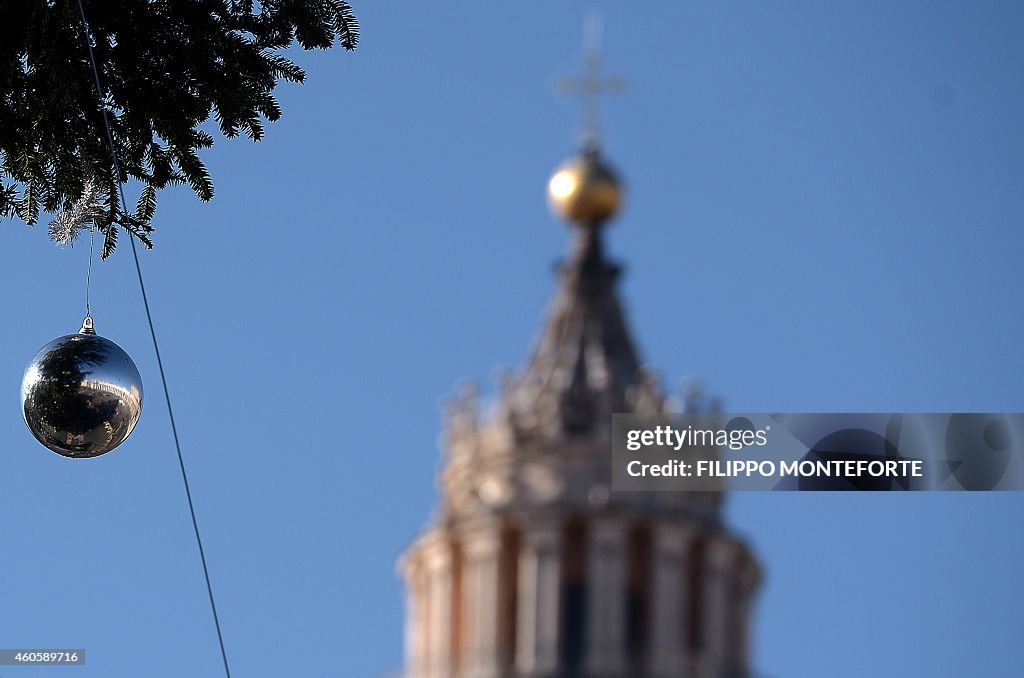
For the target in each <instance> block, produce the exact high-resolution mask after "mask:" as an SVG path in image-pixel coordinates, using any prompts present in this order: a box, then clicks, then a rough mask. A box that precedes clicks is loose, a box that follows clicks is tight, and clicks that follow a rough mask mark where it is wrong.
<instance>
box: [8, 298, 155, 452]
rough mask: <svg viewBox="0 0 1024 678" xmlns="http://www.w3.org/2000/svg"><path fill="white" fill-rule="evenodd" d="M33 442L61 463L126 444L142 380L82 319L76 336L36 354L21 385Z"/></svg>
mask: <svg viewBox="0 0 1024 678" xmlns="http://www.w3.org/2000/svg"><path fill="white" fill-rule="evenodd" d="M21 405H22V412H23V413H24V415H25V423H26V424H27V425H28V428H29V430H30V431H31V432H32V435H34V436H35V437H36V440H38V441H39V442H41V443H42V444H43V445H45V446H46V447H48V448H50V449H51V450H53V451H54V452H56V453H57V454H61V455H63V456H65V457H98V456H99V455H101V454H106V453H107V452H110V451H111V450H113V449H114V448H115V447H117V446H118V445H120V444H121V443H123V442H124V441H125V439H126V438H128V435H129V434H130V433H131V432H132V429H134V428H135V424H136V422H138V420H139V415H140V414H141V413H142V378H141V377H140V376H139V370H138V368H137V367H135V363H134V362H132V359H131V358H130V357H129V356H128V354H127V353H125V352H124V351H123V350H122V349H121V347H120V346H118V345H117V344H115V343H114V342H112V341H110V340H109V339H104V338H103V337H100V336H97V335H96V332H95V330H94V329H93V325H92V318H90V317H86V319H85V322H84V323H83V325H82V329H81V331H80V332H79V333H78V334H69V335H68V336H66V337H60V338H59V339H54V340H53V341H51V342H50V343H48V344H47V345H46V346H43V347H42V348H41V349H39V352H38V353H36V355H35V357H34V358H32V362H31V363H29V365H28V368H26V370H25V376H24V378H23V379H22V382H21Z"/></svg>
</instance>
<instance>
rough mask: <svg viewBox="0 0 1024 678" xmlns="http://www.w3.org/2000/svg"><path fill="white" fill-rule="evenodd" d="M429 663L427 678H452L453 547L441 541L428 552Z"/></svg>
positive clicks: (427, 628)
mask: <svg viewBox="0 0 1024 678" xmlns="http://www.w3.org/2000/svg"><path fill="white" fill-rule="evenodd" d="M423 556H424V561H425V564H426V582H427V591H426V592H425V593H426V595H425V596H424V597H425V598H426V600H427V605H428V608H427V614H426V617H427V625H426V627H425V629H424V630H425V631H426V641H427V642H426V645H427V648H426V650H427V652H426V654H427V662H426V671H425V672H424V675H426V676H428V677H429V678H450V676H451V669H452V653H451V650H452V603H453V600H452V564H453V563H452V546H451V544H450V543H449V542H448V541H447V540H444V541H442V540H438V541H436V542H434V543H432V544H430V545H429V546H428V547H427V548H426V549H424V554H423Z"/></svg>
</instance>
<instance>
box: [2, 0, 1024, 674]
mask: <svg viewBox="0 0 1024 678" xmlns="http://www.w3.org/2000/svg"><path fill="white" fill-rule="evenodd" d="M590 8H597V9H602V10H603V12H604V15H605V24H606V26H605V35H606V40H605V56H606V63H607V66H608V70H609V71H610V72H612V73H616V74H621V75H623V76H625V77H626V78H627V79H628V80H629V90H628V92H627V93H625V94H623V95H619V96H616V97H613V98H611V99H610V100H608V101H606V102H605V105H604V108H603V117H604V123H605V124H604V127H605V137H604V138H605V148H606V151H607V154H608V156H609V157H610V158H611V160H612V161H613V162H614V163H615V164H616V165H617V166H618V168H619V169H620V171H621V172H622V174H623V175H624V177H625V179H626V181H627V182H628V186H629V194H628V203H627V206H626V208H625V210H624V211H623V214H622V216H621V218H620V219H619V221H618V222H617V223H616V224H615V225H614V226H613V227H612V228H611V231H610V233H609V236H610V245H609V248H610V250H611V252H612V253H613V254H614V256H615V257H616V258H618V259H619V260H621V261H623V262H624V263H625V264H626V266H627V275H626V277H625V280H624V283H623V289H622V294H623V296H624V298H625V299H626V301H627V303H628V304H629V311H630V321H631V324H632V327H633V330H634V333H635V335H636V337H637V339H638V342H639V344H640V346H641V349H642V351H643V355H644V357H645V359H647V360H648V361H649V362H650V363H651V364H652V365H653V366H655V367H656V368H657V369H658V370H659V371H660V373H661V374H662V375H663V377H664V379H665V381H666V383H667V384H669V386H670V387H671V388H677V387H676V384H677V383H678V380H679V379H680V378H682V377H687V376H695V377H699V378H700V379H702V380H703V382H704V383H705V385H706V387H707V389H708V390H709V391H711V392H713V393H716V394H719V395H721V396H722V397H723V398H724V399H725V401H726V403H727V406H728V407H729V408H730V409H732V410H734V411H1017V412H1019V411H1024V392H1022V388H1021V385H1020V384H1021V376H1022V373H1024V370H1022V368H1024V357H1022V353H1021V350H1020V347H1021V346H1022V345H1024V341H1022V340H1024V320H1022V315H1021V313H1020V302H1019V299H1020V290H1021V289H1024V269H1022V267H1021V265H1020V264H1021V251H1022V246H1024V235H1022V228H1021V226H1022V216H1024V191H1022V190H1021V189H1022V188H1024V161H1022V160H1021V159H1022V158H1024V126H1022V125H1021V123H1020V121H1021V120H1024V79H1022V78H1021V70H1020V64H1022V63H1024V43H1022V41H1021V40H1020V39H1019V37H1020V35H1021V34H1022V32H1024V7H1022V6H1019V5H1013V4H1010V3H987V2H985V3H983V2H978V3H966V2H963V3H952V2H901V3H896V4H895V5H894V4H893V3H881V2H866V3H865V2H857V3H853V2H841V3H816V2H791V3H785V5H784V6H780V4H778V3H773V4H772V5H771V6H769V5H768V4H765V3H754V2H729V3H700V4H694V3H676V2H660V3H655V2H650V3H644V4H643V5H642V6H629V7H626V6H625V5H621V4H620V3H600V2H596V3H588V4H583V3H576V2H562V3H548V4H545V5H544V6H543V7H540V6H539V5H538V6H537V7H536V8H534V7H532V6H528V5H527V6H522V7H519V6H516V7H511V6H508V5H500V4H494V3H438V4H434V5H432V6H430V8H429V11H428V10H427V9H426V8H425V7H424V6H423V5H422V3H412V2H393V3H386V4H384V3H360V2H357V3H356V11H357V13H358V16H359V18H360V20H361V22H362V24H363V29H364V38H363V43H362V45H361V46H360V49H359V51H358V52H357V53H356V54H354V55H347V54H343V53H341V52H331V53H318V54H311V55H301V56H300V59H301V61H302V63H303V64H304V65H305V66H307V67H308V70H309V76H310V77H309V80H308V82H307V84H305V85H303V86H301V87H298V86H287V85H285V86H282V87H281V88H280V90H279V96H280V100H281V102H282V105H283V107H284V109H285V117H284V118H283V119H282V121H281V122H279V123H278V124H276V125H273V126H272V127H271V128H270V132H269V135H268V137H267V139H266V140H265V141H263V142H261V143H260V144H255V145H254V144H251V143H249V142H246V141H243V140H238V141H231V142H218V144H217V146H216V147H215V148H214V149H213V150H212V151H211V152H209V153H208V154H207V156H206V158H207V161H208V164H209V166H210V169H211V171H212V173H213V176H214V180H215V183H216V188H217V194H216V197H215V199H214V201H213V202H212V203H211V204H209V205H204V204H201V203H199V202H198V201H196V200H195V199H194V198H192V197H191V195H190V194H189V193H188V192H187V191H185V190H175V191H169V192H166V193H164V194H162V195H161V204H160V208H159V210H158V212H157V221H156V226H157V228H158V232H157V233H156V242H157V248H156V249H155V250H154V251H152V252H147V253H144V259H143V265H144V268H145V273H146V276H147V282H148V285H149V290H150V295H151V297H150V299H151V302H152V304H153V307H154V312H155V320H156V324H157V329H158V332H159V334H160V338H161V341H162V350H163V354H164V360H165V364H166V366H167V369H168V378H169V382H170V388H171V391H172V396H173V397H174V399H175V403H174V404H175V410H176V414H177V417H178V424H179V428H180V432H181V438H182V444H183V447H184V453H185V456H186V462H187V464H188V467H189V470H190V474H191V481H192V490H193V496H194V498H195V501H196V508H197V511H198V514H199V519H200V524H201V529H202V530H203V535H204V539H205V541H206V545H207V556H208V558H209V562H210V567H211V573H212V576H213V580H214V586H215V589H216V592H217V596H218V603H219V605H220V611H221V621H222V624H223V628H224V633H225V640H226V642H227V646H228V652H229V655H230V658H231V661H232V665H233V668H234V671H235V673H236V674H237V675H238V676H280V675H292V676H310V677H318V676H341V677H346V678H347V677H349V676H354V677H358V676H368V677H371V678H374V677H376V676H381V675H383V674H385V673H387V672H388V671H391V670H394V669H395V668H397V667H398V666H399V665H400V663H401V634H402V613H401V609H402V608H401V589H400V585H399V582H398V580H397V578H396V576H395V561H396V558H397V556H398V554H399V553H400V551H401V550H402V548H403V547H404V545H405V544H407V543H408V541H409V540H410V539H411V538H412V537H413V536H414V535H415V534H416V533H417V531H418V530H419V529H420V528H421V527H422V526H423V525H424V524H425V522H426V521H427V519H428V517H429V514H430V511H431V507H432V505H433V502H434V481H433V474H434V472H435V471H436V469H437V464H438V459H439V450H438V448H437V438H438V434H439V430H440V422H441V416H440V415H441V406H442V403H443V398H444V397H445V396H446V395H447V394H450V393H452V392H453V391H454V390H455V388H456V385H457V383H458V381H459V379H461V378H464V377H466V378H473V379H478V380H480V381H481V382H482V383H483V384H484V385H485V390H488V391H489V390H491V388H492V386H491V385H492V384H493V370H494V368H495V367H497V366H501V365H519V364H521V363H522V362H523V360H524V359H525V357H526V355H527V351H528V348H529V346H530V342H531V339H532V337H533V335H534V333H535V332H536V330H537V329H538V327H539V324H540V321H541V318H542V311H543V308H544V305H545V303H546V301H547V299H548V298H549V296H550V294H551V291H552V289H553V284H554V280H553V278H552V276H551V266H552V264H553V262H554V261H555V260H556V259H557V258H558V257H560V256H562V254H563V253H564V252H565V250H566V247H567V244H568V238H569V234H568V232H567V230H566V229H565V228H564V227H563V226H562V225H560V224H559V223H557V222H556V221H555V220H554V219H553V218H552V217H551V216H550V215H549V214H548V212H547V208H546V205H545V201H544V186H545V183H546V180H547V177H548V176H549V174H550V171H551V170H552V169H553V168H554V167H555V166H556V165H557V164H558V163H559V162H560V161H561V160H562V159H563V158H565V157H566V156H567V155H568V154H570V153H571V152H572V150H573V146H574V142H575V138H576V135H577V133H578V131H579V119H580V114H579V105H578V102H572V101H565V100H561V99H559V98H557V97H555V96H554V95H553V92H554V83H555V81H556V79H557V78H558V77H559V76H561V75H566V74H569V73H572V72H575V70H576V69H577V68H578V67H579V46H580V31H581V24H582V16H583V14H584V13H585V12H586V11H587V10H588V9H590ZM528 10H535V11H536V13H535V14H529V13H528ZM3 227H4V237H5V243H4V247H3V248H2V249H0V272H2V273H0V275H2V276H3V281H4V285H3V287H2V289H3V292H2V294H3V295H4V296H3V299H4V302H5V307H6V309H7V310H6V313H5V317H6V329H5V339H4V344H3V345H4V347H5V350H4V351H3V355H2V357H0V384H7V392H8V393H9V394H10V397H9V399H8V406H7V407H3V408H0V450H2V454H3V471H2V473H0V534H3V535H4V542H3V547H2V548H0V581H2V582H3V583H4V585H3V586H2V587H0V646H3V647H17V646H35V647H44V646H71V647H84V648H86V649H87V652H88V664H87V666H85V667H80V668H62V669H53V670H48V669H46V668H34V669H31V670H30V669H18V668H11V667H0V676H3V677H4V678H10V677H11V676H20V675H28V674H31V675H32V676H49V675H58V676H70V675H75V676H90V677H91V676H97V677H104V678H105V677H108V676H128V675H147V676H155V677H157V678H161V677H163V676H179V675H191V676H216V675H218V671H219V668H220V663H219V661H220V660H219V657H218V654H217V647H216V640H215V636H214V631H213V626H212V622H211V619H210V617H209V611H208V607H207V602H206V592H205V589H204V587H203V582H202V573H201V570H200V568H199V562H198V557H197V554H196V551H195V545H194V541H193V537H192V532H191V529H192V528H191V525H190V523H189V518H188V510H187V506H186V504H185V500H184V495H183V491H182V487H181V480H180V476H179V474H178V469H177V461H176V459H175V457H174V450H173V447H172V445H171V441H170V431H169V427H168V424H167V417H166V414H165V411H164V409H163V403H162V400H161V394H160V391H159V376H158V373H157V372H156V364H155V360H154V358H153V354H152V349H151V347H150V344H149V338H148V335H147V331H146V326H145V318H144V315H143V312H142V306H141V300H140V297H139V293H138V289H137V285H136V283H135V280H134V272H133V270H132V268H131V258H130V252H129V251H128V249H127V243H123V245H122V248H121V249H120V250H119V251H118V252H117V253H116V254H115V256H114V257H113V258H112V259H111V260H109V261H106V262H103V263H101V264H99V265H97V267H96V270H95V273H94V288H93V309H94V316H95V318H96V323H97V328H98V330H99V331H100V333H101V334H104V335H106V336H109V337H110V338H113V339H114V340H115V341H117V342H118V343H119V344H121V345H122V346H123V347H124V348H125V349H127V350H128V351H129V352H130V353H131V354H132V355H133V356H134V357H135V359H136V361H137V362H138V364H139V367H140V370H141V371H142V374H143V378H144V380H145V384H146V388H147V391H146V398H147V400H146V406H145V411H144V413H143V418H142V420H141V422H140V424H139V427H138V429H137V430H136V432H135V433H134V434H133V436H132V438H131V439H130V440H129V442H127V443H126V444H125V445H124V446H122V447H121V448H119V449H118V450H117V451H116V452H114V453H113V454H110V455H107V456H105V457H102V458H99V459H94V460H90V461H70V460H65V459H63V458H60V457H58V456H56V455H54V454H51V453H49V452H47V451H46V450H44V449H43V448H42V447H40V446H38V444H36V443H35V442H34V441H33V440H32V438H31V437H30V435H29V434H28V432H27V431H26V429H25V427H24V424H23V423H22V421H21V415H20V412H19V409H18V400H17V393H18V386H19V384H20V380H21V374H22V371H23V369H24V366H25V364H26V363H27V361H28V360H29V358H30V357H31V356H32V354H33V353H34V352H35V351H36V350H37V349H38V348H39V347H40V346H41V345H42V344H44V343H45V342H47V341H49V340H50V339H52V338H53V337H56V336H59V335H61V334H66V333H69V332H73V331H75V330H77V328H78V326H79V323H80V321H81V316H82V314H83V307H84V289H83V287H84V286H83V282H84V277H85V267H86V256H87V252H88V250H87V248H84V247H82V246H78V247H75V248H73V249H70V250H60V249H58V248H56V246H54V245H53V244H51V243H50V242H49V241H48V240H47V239H46V236H45V227H40V228H36V229H35V230H32V229H29V228H26V227H25V226H24V225H22V224H20V223H18V222H15V223H5V224H4V225H3ZM1022 510H1024V497H1022V495H1020V494H1017V493H1013V494H1001V495H996V494H991V495H966V494H957V495H953V494H950V495H912V496H905V497H901V496H875V495H866V496H831V495H830V496H814V495H806V496H801V495H785V494H768V495H761V494H746V495H742V496H734V497H732V498H730V505H729V515H730V520H731V522H732V523H733V525H734V526H735V527H736V529H738V530H739V531H741V532H742V533H743V534H745V535H747V536H748V537H749V539H750V540H751V541H752V543H753V544H754V546H755V548H756V550H757V552H758V553H759V554H760V555H761V557H762V559H763V561H764V563H765V568H766V573H767V579H766V582H765V588H764V590H763V592H762V596H761V598H760V602H759V606H758V610H757V621H756V631H755V635H756V639H757V652H756V657H757V662H756V663H757V666H758V667H759V668H760V670H761V671H762V672H763V673H764V674H766V675H770V676H779V677H780V678H802V677H811V676H822V675H828V676H831V677H832V678H845V677H847V676H848V677H850V678H853V677H860V676H864V675H873V676H906V675H921V676H925V675H927V676H930V677H940V676H950V677H952V676H962V675H965V674H968V673H969V674H971V675H981V676H1010V675H1016V674H1017V673H1018V672H1019V666H1020V664H1021V663H1022V661H1024V652H1022V651H1021V650H1020V644H1019V642H1018V640H1019V630H1020V629H1021V628H1022V627H1024V600H1022V598H1024V594H1022V593H1021V589H1020V587H1019V584H1018V581H1019V579H1018V575H1019V572H1018V570H1019V568H1018V565H1017V564H1018V563H1020V562H1021V560H1022V557H1024V536H1022V533H1021V531H1020V529H1019V517H1020V516H1021V515H1024V513H1022Z"/></svg>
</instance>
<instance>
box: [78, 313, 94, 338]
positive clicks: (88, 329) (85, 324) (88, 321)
mask: <svg viewBox="0 0 1024 678" xmlns="http://www.w3.org/2000/svg"><path fill="white" fill-rule="evenodd" d="M78 333H79V334H96V329H95V328H94V327H93V325H92V316H91V315H87V316H85V320H83V321H82V329H80V330H78Z"/></svg>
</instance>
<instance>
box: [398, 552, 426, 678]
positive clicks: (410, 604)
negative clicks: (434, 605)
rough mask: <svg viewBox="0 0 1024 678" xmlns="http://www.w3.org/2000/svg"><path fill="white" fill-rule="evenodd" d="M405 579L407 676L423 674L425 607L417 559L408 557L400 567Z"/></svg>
mask: <svg viewBox="0 0 1024 678" xmlns="http://www.w3.org/2000/svg"><path fill="white" fill-rule="evenodd" d="M402 569H403V570H404V572H403V575H404V579H405V671H406V675H408V677H409V678H422V676H423V674H424V663H425V658H426V657H425V654H426V652H425V648H424V634H423V631H424V629H426V621H427V620H426V619H424V611H425V608H426V604H425V601H424V600H423V581H422V580H423V569H422V567H421V564H420V563H419V562H418V560H416V559H413V558H410V559H409V560H408V561H407V562H405V563H404V566H403V568H402Z"/></svg>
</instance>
